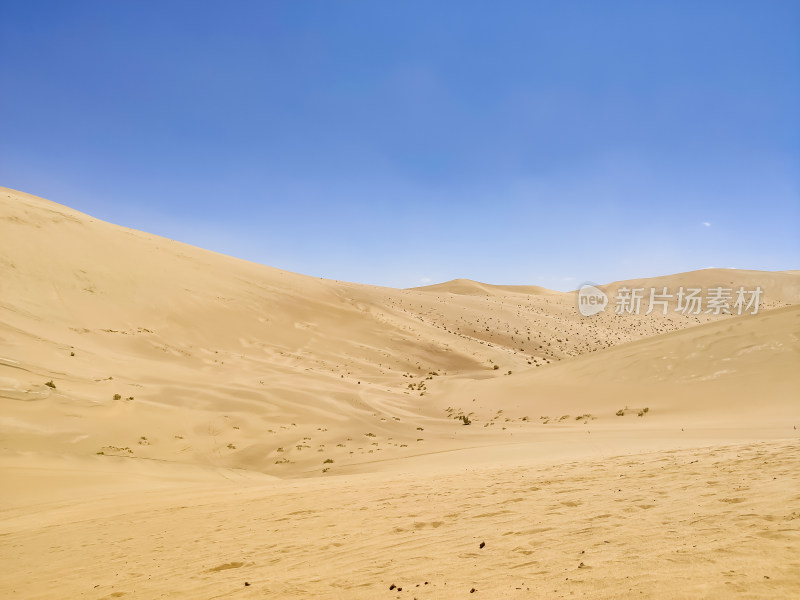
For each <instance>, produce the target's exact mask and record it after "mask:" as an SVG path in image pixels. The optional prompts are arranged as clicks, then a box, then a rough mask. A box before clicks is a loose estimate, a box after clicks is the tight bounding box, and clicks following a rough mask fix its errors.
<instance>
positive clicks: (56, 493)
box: [0, 188, 800, 599]
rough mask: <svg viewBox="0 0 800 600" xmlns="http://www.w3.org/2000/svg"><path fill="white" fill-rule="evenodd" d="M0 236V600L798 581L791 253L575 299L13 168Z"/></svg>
mask: <svg viewBox="0 0 800 600" xmlns="http://www.w3.org/2000/svg"><path fill="white" fill-rule="evenodd" d="M0 249H1V250H2V252H0V272H1V273H2V277H1V278H0V403H2V412H0V473H2V480H3V487H2V490H3V491H2V494H0V536H1V537H0V539H2V544H0V556H2V564H3V567H4V569H3V571H4V573H3V575H2V576H0V596H2V597H16V598H75V597H80V598H98V599H100V598H120V597H123V598H157V597H184V598H223V597H225V598H227V597H232V598H233V597H259V598H265V597H266V598H292V597H294V598H420V599H422V598H461V597H483V598H517V597H520V598H559V597H590V598H625V597H644V598H729V597H746V598H796V597H798V593H800V592H799V591H800V519H798V517H800V475H798V473H800V468H798V467H800V464H798V463H800V457H799V456H798V445H799V444H800V437H799V436H798V431H797V426H798V425H800V272H798V271H783V272H762V271H741V270H733V269H706V270H702V271H694V272H689V273H680V274H674V275H666V276H663V277H654V278H650V279H640V280H632V281H625V282H614V283H611V284H609V285H607V286H602V287H604V289H605V290H606V291H607V292H608V293H609V295H610V296H612V295H613V294H615V293H616V292H617V290H618V289H619V288H622V287H636V288H644V289H648V288H651V287H654V288H662V287H668V288H670V289H671V290H673V291H674V290H675V289H677V288H678V287H680V286H685V287H702V288H704V289H710V288H713V287H716V286H723V287H726V288H737V287H739V286H744V287H745V288H748V289H753V288H755V287H756V286H760V287H761V288H762V289H763V297H762V299H761V304H760V307H759V311H758V314H745V315H741V316H739V315H725V314H720V315H716V314H713V313H712V314H707V313H705V312H703V313H700V314H697V315H684V314H681V313H680V312H676V311H672V310H670V311H669V312H668V314H666V315H663V314H661V313H660V312H658V311H656V312H653V313H652V314H649V315H645V314H639V315H617V314H615V313H614V310H613V305H612V306H611V307H610V308H609V309H608V310H606V311H605V312H603V313H601V314H598V315H595V316H593V317H590V318H585V317H582V316H580V314H579V313H578V311H577V309H576V293H574V292H570V293H567V292H558V291H553V290H547V289H544V288H540V287H537V286H506V285H493V284H488V283H480V282H475V281H470V280H465V279H458V280H454V281H450V282H446V283H442V284H437V285H432V286H426V287H423V288H415V289H407V290H398V289H391V288H381V287H375V286H369V285H360V284H354V283H346V282H338V281H331V280H324V279H318V278H313V277H308V276H303V275H298V274H294V273H289V272H286V271H281V270H278V269H274V268H270V267H266V266H263V265H258V264H254V263H250V262H247V261H243V260H239V259H235V258H231V257H227V256H223V255H220V254H216V253H213V252H209V251H206V250H203V249H200V248H196V247H192V246H188V245H186V244H182V243H179V242H176V241H172V240H168V239H165V238H161V237H158V236H155V235H151V234H147V233H144V232H140V231H135V230H131V229H127V228H124V227H119V226H116V225H112V224H109V223H105V222H102V221H99V220H97V219H95V218H93V217H90V216H88V215H85V214H82V213H79V212H77V211H74V210H72V209H70V208H68V207H65V206H62V205H59V204H56V203H54V202H50V201H48V200H44V199H41V198H37V197H34V196H31V195H28V194H25V193H22V192H17V191H14V190H10V189H7V188H0ZM481 543H483V544H484V546H483V547H480V544H481ZM426 582H427V583H426ZM392 586H394V587H392ZM400 588H402V590H401V589H400Z"/></svg>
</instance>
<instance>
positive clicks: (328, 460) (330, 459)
mask: <svg viewBox="0 0 800 600" xmlns="http://www.w3.org/2000/svg"><path fill="white" fill-rule="evenodd" d="M332 462H333V459H332V458H326V459H325V460H324V461H322V464H323V465H326V464H328V463H332Z"/></svg>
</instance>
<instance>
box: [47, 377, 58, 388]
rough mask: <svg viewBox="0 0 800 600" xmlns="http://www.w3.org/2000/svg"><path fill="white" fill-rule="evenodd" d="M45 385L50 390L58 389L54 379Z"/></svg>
mask: <svg viewBox="0 0 800 600" xmlns="http://www.w3.org/2000/svg"><path fill="white" fill-rule="evenodd" d="M45 385H46V386H47V387H49V388H53V389H56V384H55V383H53V380H52V379H51V380H50V381H48V382H47V383H45Z"/></svg>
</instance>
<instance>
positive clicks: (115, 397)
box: [114, 394, 122, 400]
mask: <svg viewBox="0 0 800 600" xmlns="http://www.w3.org/2000/svg"><path fill="white" fill-rule="evenodd" d="M121 399H122V396H120V395H119V394H114V400H121Z"/></svg>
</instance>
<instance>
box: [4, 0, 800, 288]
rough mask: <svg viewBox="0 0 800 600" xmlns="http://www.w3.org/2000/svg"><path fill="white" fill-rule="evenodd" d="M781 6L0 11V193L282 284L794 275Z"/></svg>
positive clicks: (794, 176) (791, 39)
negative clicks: (191, 248)
mask: <svg viewBox="0 0 800 600" xmlns="http://www.w3.org/2000/svg"><path fill="white" fill-rule="evenodd" d="M798 30H800V4H799V3H797V2H757V1H755V0H754V1H752V2H733V1H723V2H708V1H700V2H697V1H692V2H640V1H636V2H535V1H526V2H514V1H511V0H507V1H504V2H488V1H487V2H470V1H465V0H459V1H452V2H444V1H441V2H431V1H430V0H426V1H419V2H417V1H403V2H366V1H360V2H359V1H334V0H326V1H317V2H314V1H311V0H308V1H306V0H296V1H287V2H277V1H273V2H268V1H263V2H262V1H259V2H247V1H241V0H237V1H226V2H205V1H200V0H193V1H191V2H184V1H178V0H170V1H169V2H163V1H159V2H155V1H146V0H145V1H141V0H140V1H136V2H133V1H127V2H123V1H118V2H108V1H101V0H97V1H93V2H80V1H79V2H64V1H58V2H40V1H37V0H30V1H26V2H11V1H6V0H0V82H2V89H1V90H0V184H2V185H5V186H8V187H12V188H15V189H20V190H23V191H27V192H30V193H33V194H36V195H39V196H43V197H46V198H49V199H51V200H53V201H56V202H60V203H63V204H67V205H69V206H72V207H74V208H76V209H78V210H81V211H84V212H87V213H90V214H92V215H94V216H96V217H98V218H101V219H104V220H107V221H111V222H114V223H118V224H121V225H126V226H129V227H134V228H137V229H142V230H145V231H150V232H152V233H157V234H159V235H164V236H167V237H170V238H174V239H178V240H181V241H184V242H188V243H191V244H195V245H198V246H202V247H206V248H210V249H213V250H216V251H219V252H223V253H226V254H232V255H234V256H239V257H242V258H246V259H249V260H253V261H257V262H261V263H264V264H268V265H271V266H275V267H280V268H283V269H288V270H291V271H296V272H301V273H306V274H309V275H315V276H321V277H328V278H332V279H341V280H350V281H357V282H362V283H373V284H379V285H389V286H395V287H409V286H414V285H419V284H421V283H424V282H427V281H432V282H436V281H442V280H447V279H452V278H456V277H467V278H471V279H477V280H481V281H487V282H490V283H509V284H538V285H544V286H547V287H551V288H555V289H574V288H575V287H577V286H578V285H579V284H580V283H582V282H584V281H587V280H588V281H596V282H608V281H611V280H617V279H623V278H630V277H639V276H650V275H658V274H665V273H671V272H678V271H685V270H692V269H698V268H704V267H709V266H716V267H737V268H752V269H798V268H800V235H798V232H799V231H800V111H799V110H798V106H800V36H798V35H797V32H798Z"/></svg>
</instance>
